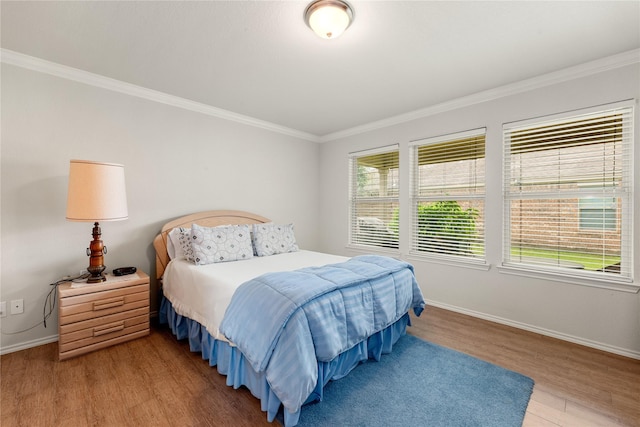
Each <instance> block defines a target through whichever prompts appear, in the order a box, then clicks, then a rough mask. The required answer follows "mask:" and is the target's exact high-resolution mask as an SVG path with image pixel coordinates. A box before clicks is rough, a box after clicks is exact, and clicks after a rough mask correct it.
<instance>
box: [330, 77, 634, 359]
mask: <svg viewBox="0 0 640 427" xmlns="http://www.w3.org/2000/svg"><path fill="white" fill-rule="evenodd" d="M639 81H640V66H638V64H635V65H632V66H626V67H623V68H619V69H616V70H613V71H607V72H602V73H600V74H595V75H591V76H588V77H583V78H579V79H574V80H571V81H567V82H564V83H559V84H555V85H553V86H547V87H544V88H542V89H535V90H530V91H528V92H523V93H520V94H517V95H511V96H507V97H503V98H499V99H495V100H492V101H487V102H483V103H480V104H475V105H472V106H468V107H465V108H458V109H456V110H452V111H448V112H444V113H440V114H435V115H432V116H429V117H425V118H422V119H418V120H414V121H411V122H407V123H404V124H398V125H395V126H390V127H386V128H383V129H379V130H374V131H370V132H367V133H364V134H359V135H356V136H350V137H345V138H342V139H340V140H335V141H332V142H328V143H325V144H323V145H322V147H321V154H320V158H321V166H320V175H321V205H322V210H321V214H322V215H321V223H320V224H321V229H322V230H323V233H322V235H321V237H322V245H321V249H322V250H323V251H326V252H332V253H337V254H343V255H355V254H357V252H356V251H354V250H352V249H348V248H346V242H347V233H348V185H347V182H348V166H347V156H348V153H349V152H354V151H359V150H364V149H368V148H375V147H380V146H385V145H389V144H394V143H398V144H400V168H401V175H400V194H401V207H400V209H401V229H400V239H401V246H400V249H401V253H403V254H406V253H407V252H408V250H409V244H408V240H409V239H408V238H409V206H408V202H407V194H408V190H409V186H408V182H409V175H408V161H409V160H408V142H409V141H411V140H416V139H420V138H425V137H431V136H438V135H444V134H448V133H454V132H459V131H464V130H469V129H474V128H479V127H486V128H487V137H486V141H487V149H486V162H487V167H486V170H487V176H486V184H487V189H488V190H487V196H486V210H485V221H486V222H485V229H486V230H485V233H486V256H487V260H488V262H489V263H490V264H491V268H490V269H489V270H488V271H484V270H474V269H469V268H464V267H460V266H450V265H443V264H439V263H435V262H430V261H429V260H416V259H415V258H412V259H410V261H411V262H412V263H413V264H414V266H415V269H416V273H417V278H418V282H419V283H420V286H421V287H422V290H423V292H424V295H425V298H427V299H428V300H430V301H431V302H433V303H434V304H437V305H441V306H444V307H448V308H451V309H454V310H458V311H461V312H466V313H470V314H474V315H476V316H480V317H485V318H489V319H493V320H497V321H500V322H504V323H507V324H512V325H516V326H520V327H523V328H526V329H530V330H534V331H537V332H541V333H544V334H548V335H552V336H557V337H562V338H565V339H569V340H573V341H576V342H581V343H583V344H588V345H592V346H595V347H598V348H602V349H607V350H610V351H614V352H617V353H620V354H625V355H629V356H632V357H637V358H640V294H638V293H625V292H620V291H611V290H605V289H598V288H593V287H585V286H581V285H575V284H566V283H560V282H554V281H547V280H540V279H533V278H524V277H517V276H512V275H506V274H503V273H501V272H500V271H499V270H498V269H497V268H496V265H499V264H500V262H501V239H502V224H501V221H502V202H501V161H502V139H501V138H502V125H503V123H506V122H512V121H517V120H522V119H527V118H533V117H538V116H544V115H549V114H554V113H559V112H563V111H570V110H575V109H581V108H586V107H591V106H595V105H600V104H604V103H610V102H616V101H622V100H626V99H630V98H635V99H638V98H640V85H639V84H638V82H639ZM639 110H640V108H638V105H637V104H636V117H635V123H636V125H635V146H636V150H635V162H634V165H635V166H634V170H635V188H636V193H638V192H639V191H640V180H639V179H638V178H639V176H640V173H639V170H638V166H637V165H638V161H637V160H638V158H639V155H640V150H639V149H638V148H637V147H638V142H639V141H640V131H639V130H640V119H639V117H640V114H639ZM639 207H640V196H637V195H636V198H635V204H634V212H635V222H634V227H635V234H634V244H635V248H636V256H635V259H634V261H635V262H634V264H635V277H636V281H637V280H638V279H639V278H640V276H639V272H640V269H639V267H640V266H639V264H640V263H639V262H638V253H639V252H640V244H639V243H640V242H639V239H638V231H639V230H640V214H639V213H640V210H639V209H638V208H639ZM405 258H406V257H405Z"/></svg>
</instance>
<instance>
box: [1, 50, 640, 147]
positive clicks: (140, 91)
mask: <svg viewBox="0 0 640 427" xmlns="http://www.w3.org/2000/svg"><path fill="white" fill-rule="evenodd" d="M0 61H1V62H3V63H5V64H10V65H15V66H17V67H22V68H26V69H29V70H33V71H38V72H41V73H46V74H50V75H53V76H56V77H61V78H64V79H67V80H73V81H76V82H79V83H84V84H87V85H90V86H95V87H100V88H103V89H107V90H111V91H114V92H120V93H123V94H126V95H130V96H135V97H138V98H143V99H147V100H150V101H155V102H159V103H162V104H166V105H171V106H174V107H178V108H183V109H185V110H189V111H194V112H198V113H202V114H206V115H209V116H213V117H217V118H220V119H224V120H230V121H233V122H237V123H241V124H245V125H248V126H253V127H257V128H260V129H265V130H269V131H272V132H277V133H280V134H283V135H288V136H292V137H295V138H300V139H303V140H306V141H311V142H318V143H322V142H329V141H334V140H337V139H342V138H346V137H349V136H354V135H359V134H362V133H366V132H371V131H374V130H377V129H382V128H386V127H389V126H394V125H398V124H402V123H406V122H410V121H413V120H417V119H421V118H425V117H429V116H432V115H435V114H440V113H443V112H447V111H452V110H456V109H459V108H464V107H469V106H471V105H475V104H479V103H482V102H487V101H492V100H495V99H498V98H503V97H507V96H510V95H515V94H519V93H523V92H527V91H530V90H534V89H539V88H543V87H546V86H551V85H554V84H558V83H562V82H565V81H568V80H573V79H577V78H581V77H586V76H590V75H593V74H598V73H602V72H604V71H608V70H613V69H616V68H621V67H625V66H628V65H632V64H636V63H640V49H633V50H630V51H627V52H623V53H620V54H617V55H612V56H608V57H605V58H601V59H597V60H595V61H591V62H587V63H584V64H580V65H576V66H574V67H569V68H565V69H562V70H559V71H554V72H552V73H548V74H543V75H541V76H537V77H533V78H530V79H526V80H522V81H520V82H516V83H513V84H509V85H505V86H500V87H497V88H494V89H489V90H486V91H482V92H478V93H475V94H472V95H468V96H464V97H460V98H456V99H453V100H450V101H446V102H443V103H440V104H436V105H432V106H430V107H426V108H422V109H419V110H415V111H411V112H409V113H405V114H400V115H397V116H393V117H389V118H387V119H383V120H378V121H375V122H371V123H367V124H364V125H361V126H355V127H352V128H349V129H345V130H342V131H338V132H333V133H329V134H326V135H323V136H318V135H314V134H310V133H308V132H302V131H299V130H296V129H291V128H288V127H285V126H280V125H277V124H275V123H271V122H267V121H263V120H259V119H255V118H253V117H249V116H244V115H242V114H237V113H234V112H231V111H228V110H224V109H221V108H217V107H213V106H211V105H207V104H203V103H200V102H195V101H191V100H188V99H185V98H180V97H178V96H174V95H169V94H166V93H163V92H159V91H156V90H152V89H147V88H144V87H141V86H137V85H134V84H131V83H126V82H123V81H120V80H116V79H112V78H109V77H105V76H101V75H99V74H94V73H90V72H88V71H83V70H80V69H77V68H72V67H68V66H66V65H61V64H57V63H55V62H50V61H46V60H44V59H41V58H37V57H34V56H29V55H25V54H22V53H19V52H14V51H11V50H8V49H4V48H3V49H0Z"/></svg>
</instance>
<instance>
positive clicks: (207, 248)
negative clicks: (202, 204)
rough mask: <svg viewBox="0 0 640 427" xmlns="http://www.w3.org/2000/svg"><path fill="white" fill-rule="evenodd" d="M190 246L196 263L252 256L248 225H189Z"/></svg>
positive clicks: (209, 262) (202, 263)
mask: <svg viewBox="0 0 640 427" xmlns="http://www.w3.org/2000/svg"><path fill="white" fill-rule="evenodd" d="M191 248H192V249H193V259H194V262H195V263H196V264H198V265H204V264H211V263H214V262H226V261H238V260H243V259H249V258H253V247H252V246H251V229H250V228H249V226H248V225H225V226H220V227H202V226H199V225H198V224H193V225H192V226H191Z"/></svg>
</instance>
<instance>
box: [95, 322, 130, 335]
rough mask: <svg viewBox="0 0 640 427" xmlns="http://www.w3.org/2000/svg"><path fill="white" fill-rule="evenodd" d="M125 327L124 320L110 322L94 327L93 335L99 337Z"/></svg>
mask: <svg viewBox="0 0 640 427" xmlns="http://www.w3.org/2000/svg"><path fill="white" fill-rule="evenodd" d="M123 329H124V322H115V323H110V324H108V325H104V326H99V327H96V328H93V336H94V337H99V336H100V335H106V334H110V333H112V332H118V331H121V330H123Z"/></svg>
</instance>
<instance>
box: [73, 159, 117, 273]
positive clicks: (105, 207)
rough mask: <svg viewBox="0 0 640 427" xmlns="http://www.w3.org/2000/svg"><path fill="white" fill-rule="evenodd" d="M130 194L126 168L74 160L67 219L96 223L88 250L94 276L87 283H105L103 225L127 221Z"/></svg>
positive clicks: (90, 271) (90, 267) (105, 251)
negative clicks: (127, 186)
mask: <svg viewBox="0 0 640 427" xmlns="http://www.w3.org/2000/svg"><path fill="white" fill-rule="evenodd" d="M128 215H129V214H128V212H127V192H126V188H125V185H124V166H123V165H118V164H114V163H102V162H92V161H88V160H71V164H70V167H69V191H68V193H67V219H68V220H69V221H83V222H93V223H94V224H93V232H92V235H93V240H92V241H91V243H90V244H89V247H88V248H87V255H88V256H89V267H88V268H87V271H88V272H89V273H90V274H91V276H90V277H89V278H88V279H87V283H99V282H103V281H104V280H106V279H105V277H104V275H103V274H102V272H103V271H104V270H105V268H106V267H105V266H104V254H106V253H107V247H106V246H104V245H103V244H102V240H100V237H101V235H102V231H101V230H100V224H99V222H100V221H120V220H123V219H127V218H128Z"/></svg>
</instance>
